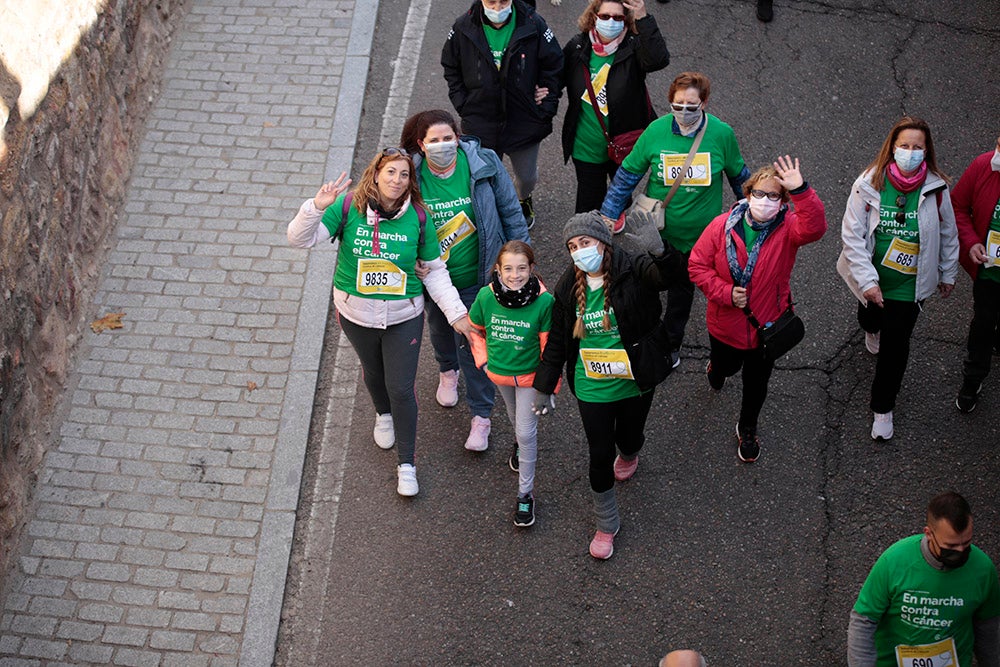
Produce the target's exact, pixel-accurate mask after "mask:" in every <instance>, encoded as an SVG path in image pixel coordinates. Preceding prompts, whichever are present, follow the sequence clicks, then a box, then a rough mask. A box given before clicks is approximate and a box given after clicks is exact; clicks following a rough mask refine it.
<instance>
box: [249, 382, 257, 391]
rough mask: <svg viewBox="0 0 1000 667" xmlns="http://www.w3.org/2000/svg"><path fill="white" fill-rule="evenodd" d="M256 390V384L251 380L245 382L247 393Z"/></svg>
mask: <svg viewBox="0 0 1000 667" xmlns="http://www.w3.org/2000/svg"><path fill="white" fill-rule="evenodd" d="M256 388H257V383H256V382H254V381H253V380H247V391H253V390H254V389H256Z"/></svg>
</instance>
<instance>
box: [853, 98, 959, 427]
mask: <svg viewBox="0 0 1000 667" xmlns="http://www.w3.org/2000/svg"><path fill="white" fill-rule="evenodd" d="M840 237H841V240H842V241H843V243H844V249H843V251H842V252H841V253H840V259H839V260H838V261H837V270H838V271H839V272H840V275H841V276H842V277H843V278H844V281H845V282H846V283H847V286H848V287H849V288H850V289H851V292H852V293H853V294H854V296H855V297H857V299H858V301H859V303H858V323H859V324H860V325H861V328H862V329H864V330H865V347H867V348H868V351H869V352H871V353H872V354H876V355H878V361H877V362H876V363H875V378H874V380H873V381H872V390H871V401H870V407H871V410H872V412H873V413H874V417H873V420H872V439H873V440H888V439H890V438H891V437H892V435H893V424H892V411H893V408H894V407H895V405H896V396H897V395H898V394H899V388H900V386H901V385H902V382H903V373H904V372H905V371H906V364H907V361H908V360H909V356H910V336H912V335H913V327H914V326H915V325H916V323H917V315H918V314H919V313H920V309H921V307H922V305H923V303H924V300H925V299H927V298H928V297H929V296H930V295H931V294H933V293H934V291H935V290H937V291H938V293H939V294H940V295H941V297H942V298H945V297H947V296H948V295H949V294H951V290H952V288H954V287H955V278H956V276H957V274H958V229H957V227H956V226H955V212H954V210H953V209H952V206H951V197H950V196H949V195H948V183H947V181H946V180H945V175H944V173H943V172H941V170H940V169H938V166H937V157H936V156H935V154H934V142H933V140H932V139H931V128H930V127H929V126H928V125H927V123H926V122H925V121H923V120H921V119H920V118H913V117H909V116H904V117H903V118H901V119H900V120H899V121H897V122H896V124H895V125H893V126H892V130H890V131H889V135H888V136H887V137H886V138H885V141H883V142H882V148H881V149H880V150H879V152H878V155H877V156H876V157H875V159H874V160H873V161H872V163H871V164H870V165H868V168H867V169H866V170H865V172H864V173H863V174H861V176H859V177H858V178H857V180H856V181H854V187H853V188H852V189H851V196H850V197H849V198H848V200H847V210H846V211H844V221H843V225H842V227H841V233H840Z"/></svg>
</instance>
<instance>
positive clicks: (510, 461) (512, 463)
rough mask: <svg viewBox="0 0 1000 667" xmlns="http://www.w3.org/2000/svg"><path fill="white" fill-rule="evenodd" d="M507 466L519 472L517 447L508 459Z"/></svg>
mask: <svg viewBox="0 0 1000 667" xmlns="http://www.w3.org/2000/svg"><path fill="white" fill-rule="evenodd" d="M507 466H508V467H509V468H510V469H511V470H513V471H514V472H517V471H518V470H519V468H518V467H517V466H518V461H517V445H515V446H514V451H513V452H511V453H510V458H508V459H507Z"/></svg>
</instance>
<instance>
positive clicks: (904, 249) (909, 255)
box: [882, 238, 920, 276]
mask: <svg viewBox="0 0 1000 667" xmlns="http://www.w3.org/2000/svg"><path fill="white" fill-rule="evenodd" d="M919 255H920V244H919V243H911V242H910V241H903V240H902V239H900V238H894V239H893V240H892V243H890V244H889V249H888V250H886V251H885V254H884V255H883V256H882V266H884V267H885V268H887V269H892V270H893V271H899V272H900V273H905V274H906V275H908V276H915V275H917V257H918V256H919Z"/></svg>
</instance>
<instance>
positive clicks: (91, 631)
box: [56, 621, 104, 657]
mask: <svg viewBox="0 0 1000 667" xmlns="http://www.w3.org/2000/svg"><path fill="white" fill-rule="evenodd" d="M102 632H104V626H103V625H101V624H98V623H80V622H77V621H62V622H61V623H59V629H58V630H57V631H56V637H59V638H60V639H72V640H75V641H82V642H92V641H95V640H96V639H97V638H98V637H100V636H101V633H102ZM71 657H72V656H71Z"/></svg>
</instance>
